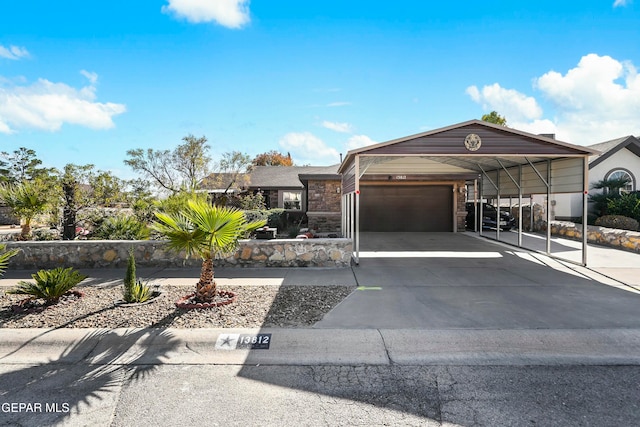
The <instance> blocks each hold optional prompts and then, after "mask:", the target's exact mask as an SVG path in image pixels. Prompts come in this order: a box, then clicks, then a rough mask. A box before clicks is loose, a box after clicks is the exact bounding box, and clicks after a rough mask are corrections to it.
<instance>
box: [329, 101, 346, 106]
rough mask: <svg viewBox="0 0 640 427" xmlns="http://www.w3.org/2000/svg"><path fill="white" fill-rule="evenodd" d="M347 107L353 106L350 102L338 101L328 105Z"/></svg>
mask: <svg viewBox="0 0 640 427" xmlns="http://www.w3.org/2000/svg"><path fill="white" fill-rule="evenodd" d="M346 105H351V103H350V102H344V101H338V102H330V103H328V104H327V107H344V106H346Z"/></svg>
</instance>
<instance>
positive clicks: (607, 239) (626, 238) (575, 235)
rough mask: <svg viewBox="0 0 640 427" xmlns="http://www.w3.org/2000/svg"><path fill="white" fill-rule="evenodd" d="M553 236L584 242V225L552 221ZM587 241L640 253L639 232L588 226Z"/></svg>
mask: <svg viewBox="0 0 640 427" xmlns="http://www.w3.org/2000/svg"><path fill="white" fill-rule="evenodd" d="M541 231H542V230H541ZM551 234H552V235H554V236H559V237H564V238H567V239H572V240H582V224H574V223H573V222H566V221H551ZM587 241H588V242H589V243H595V244H597V245H603V246H610V247H613V248H616V249H623V250H627V251H631V252H636V253H640V232H637V231H629V230H618V229H615V228H605V227H598V226H595V225H588V226H587Z"/></svg>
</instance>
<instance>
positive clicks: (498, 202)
mask: <svg viewBox="0 0 640 427" xmlns="http://www.w3.org/2000/svg"><path fill="white" fill-rule="evenodd" d="M496 175H497V176H496V198H497V200H498V201H497V202H496V203H497V204H498V211H497V212H496V240H500V171H499V170H498V171H497V173H496Z"/></svg>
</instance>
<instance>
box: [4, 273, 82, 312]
mask: <svg viewBox="0 0 640 427" xmlns="http://www.w3.org/2000/svg"><path fill="white" fill-rule="evenodd" d="M31 277H33V280H35V283H32V282H25V281H20V282H18V287H16V288H14V289H10V290H8V291H7V293H9V294H16V295H31V296H32V297H33V298H42V299H44V300H46V301H47V303H48V304H55V303H57V302H58V300H59V299H60V297H61V296H63V295H64V294H66V293H67V292H69V291H70V290H71V289H73V288H74V287H75V286H76V285H77V284H78V283H80V282H82V281H83V280H84V279H86V278H87V276H85V275H84V274H81V273H80V272H79V271H77V270H74V269H73V268H71V267H69V268H62V267H58V268H55V269H53V270H40V271H38V272H37V273H34V274H32V275H31Z"/></svg>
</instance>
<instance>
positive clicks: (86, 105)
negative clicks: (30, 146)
mask: <svg viewBox="0 0 640 427" xmlns="http://www.w3.org/2000/svg"><path fill="white" fill-rule="evenodd" d="M82 74H83V75H85V76H86V77H87V78H88V79H89V81H90V82H91V84H90V85H89V86H85V87H83V88H80V89H79V90H78V89H75V88H73V87H71V86H68V85H66V84H64V83H53V82H50V81H49V80H46V79H39V80H38V81H37V82H35V83H33V84H31V85H28V86H2V87H0V133H15V132H17V131H18V130H19V129H39V130H46V131H57V130H59V129H60V128H61V127H62V125H63V124H65V123H69V124H75V125H80V126H85V127H88V128H92V129H108V128H111V127H113V126H114V123H113V120H112V119H113V117H114V116H116V115H118V114H122V113H124V112H125V111H126V106H125V105H124V104H116V103H112V102H107V103H102V102H95V98H96V95H95V91H96V88H95V86H94V83H95V82H96V80H97V77H98V76H97V75H96V74H95V73H89V72H87V71H82Z"/></svg>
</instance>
